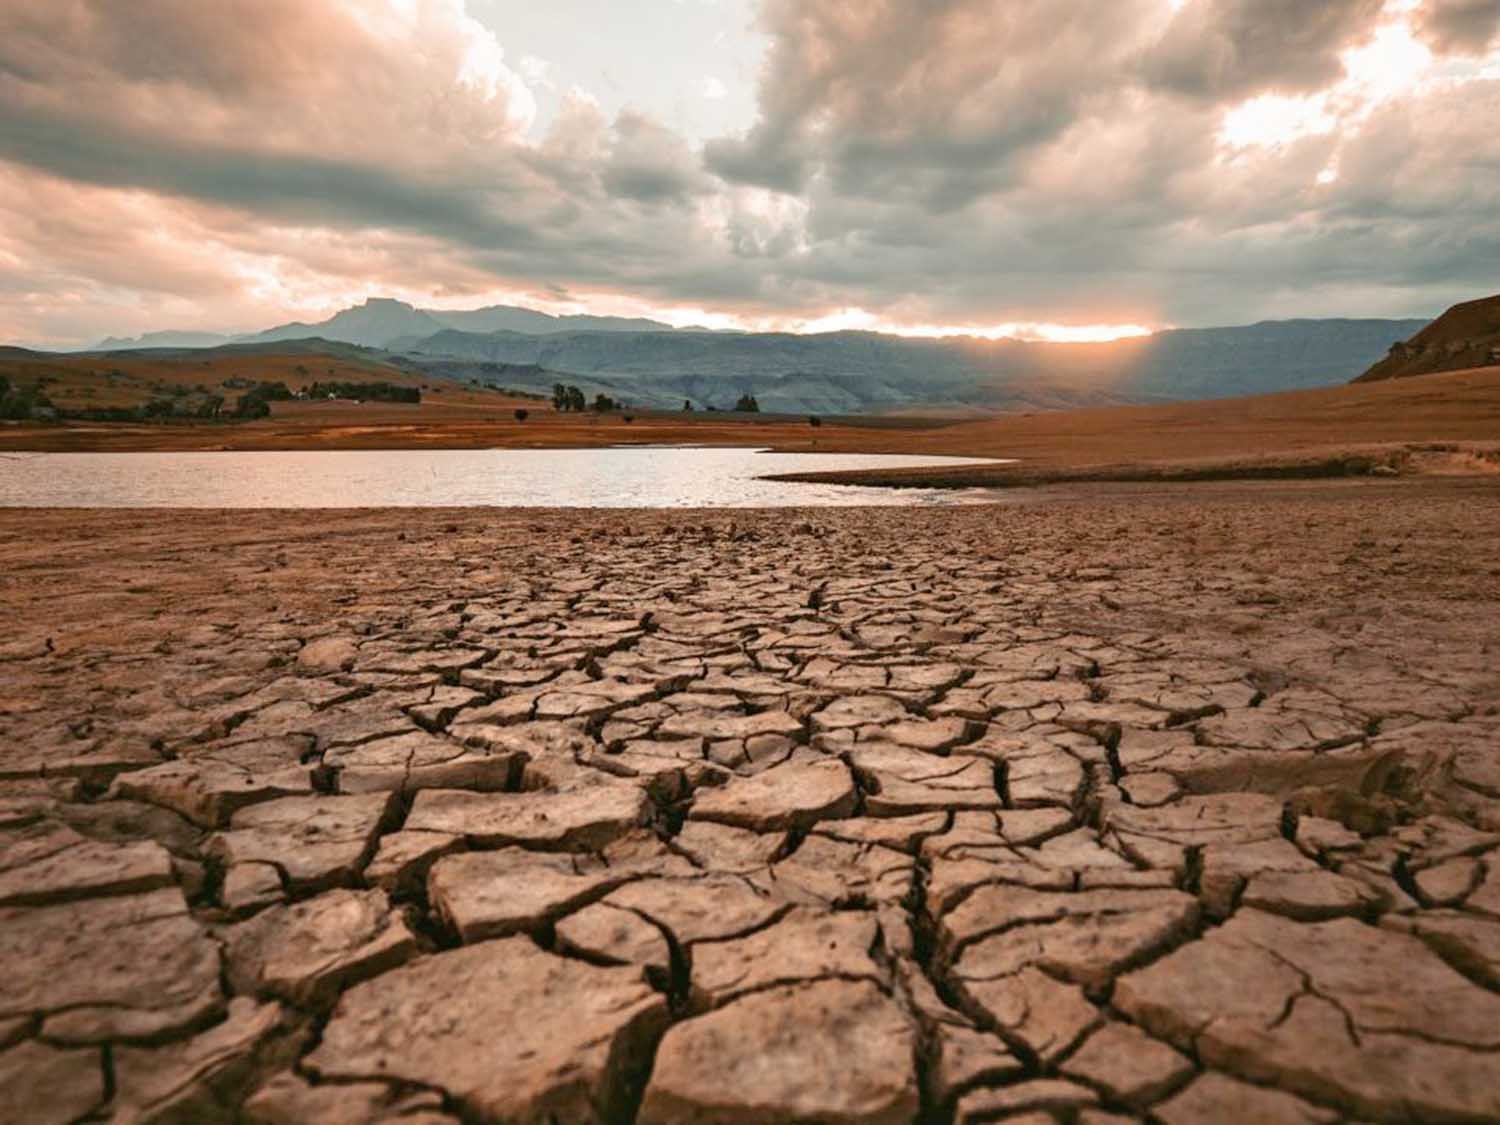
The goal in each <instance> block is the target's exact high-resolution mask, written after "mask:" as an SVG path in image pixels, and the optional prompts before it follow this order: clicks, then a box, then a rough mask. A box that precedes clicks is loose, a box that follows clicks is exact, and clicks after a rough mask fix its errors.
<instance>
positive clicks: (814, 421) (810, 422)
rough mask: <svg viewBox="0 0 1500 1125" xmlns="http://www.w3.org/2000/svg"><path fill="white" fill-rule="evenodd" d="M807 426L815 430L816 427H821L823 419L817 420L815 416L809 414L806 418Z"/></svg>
mask: <svg viewBox="0 0 1500 1125" xmlns="http://www.w3.org/2000/svg"><path fill="white" fill-rule="evenodd" d="M807 424H808V425H809V426H812V427H814V428H817V427H818V426H821V425H822V424H823V419H821V418H819V417H818V416H817V415H816V414H809V415H808V416H807Z"/></svg>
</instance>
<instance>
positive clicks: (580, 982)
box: [0, 479, 1500, 1125]
mask: <svg viewBox="0 0 1500 1125" xmlns="http://www.w3.org/2000/svg"><path fill="white" fill-rule="evenodd" d="M1040 499H1041V500H1043V501H1044V502H1041V503H1036V504H1029V505H1025V504H1023V505H1009V506H1002V507H987V508H965V509H948V510H937V511H933V510H923V511H917V510H860V509H849V510H832V509H823V510H818V511H808V512H798V511H779V512H774V513H744V512H739V513H735V514H733V515H732V516H731V515H729V514H710V513H702V512H697V513H694V512H680V513H642V512H635V513H599V514H581V513H577V512H569V513H546V512H541V513H539V512H505V511H498V512H473V511H465V512H432V511H421V512H411V511H403V512H350V513H322V512H319V513H276V512H257V513H247V512H234V513H212V512H209V513H182V512H177V513H150V512H146V513H141V512H133V513H125V512H110V513H95V512H45V511H42V512H38V511H26V512H6V513H4V515H3V518H0V613H3V617H4V620H5V621H6V623H7V626H8V627H7V630H6V635H5V636H4V638H3V639H0V833H3V838H0V956H3V959H4V963H5V972H4V974H0V1119H3V1120H6V1121H12V1120H15V1121H21V1120H24V1121H27V1122H46V1121H53V1120H56V1121H69V1120H75V1119H78V1118H86V1119H94V1120H105V1119H107V1120H116V1121H121V1122H126V1121H131V1122H139V1121H167V1120H171V1121H195V1122H196V1121H213V1120H221V1119H222V1120H235V1121H241V1122H257V1123H267V1122H302V1121H319V1122H330V1121H331V1122H343V1123H374V1122H385V1123H396V1122H402V1123H406V1125H412V1123H416V1122H421V1123H423V1125H437V1123H440V1122H455V1121H464V1122H502V1121H503V1122H553V1121H556V1122H581V1121H610V1122H614V1121H622V1122H623V1121H632V1120H634V1121H640V1122H653V1123H669V1122H671V1123H675V1122H792V1121H816V1122H822V1123H839V1122H906V1121H924V1122H945V1121H950V1120H952V1121H962V1122H977V1121H992V1120H1002V1119H1004V1120H1024V1121H1032V1122H1035V1121H1048V1120H1064V1121H1080V1122H1086V1123H1088V1125H1103V1123H1105V1122H1116V1121H1126V1120H1142V1119H1145V1118H1146V1117H1148V1116H1149V1118H1150V1119H1151V1120H1153V1121H1158V1122H1165V1123H1167V1125H1176V1123H1186V1122H1226V1121H1237V1122H1252V1121H1253V1122H1273V1121H1274V1122H1285V1121H1290V1122H1334V1121H1411V1120H1427V1121H1476V1122H1477V1121H1493V1120H1495V1119H1496V1118H1497V1117H1500V995H1497V989H1500V659H1497V654H1500V485H1497V484H1496V483H1495V482H1494V481H1493V480H1490V481H1486V480H1484V479H1469V480H1461V481H1438V480H1431V479H1427V480H1411V481H1390V482H1372V481H1360V482H1342V483H1337V484H1320V485H1249V484H1239V485H1214V486H1198V487H1197V488H1194V489H1188V488H1179V489H1177V490H1176V491H1172V490H1168V489H1164V488H1160V487H1158V488H1155V489H1153V490H1150V491H1143V490H1140V489H1133V488H1130V487H1128V486H1116V487H1113V488H1094V489H1092V490H1090V491H1087V492H1073V493H1059V492H1054V493H1043V494H1041V497H1040Z"/></svg>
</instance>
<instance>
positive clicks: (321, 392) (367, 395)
mask: <svg viewBox="0 0 1500 1125" xmlns="http://www.w3.org/2000/svg"><path fill="white" fill-rule="evenodd" d="M306 390H307V397H308V398H355V399H359V400H360V401H361V402H421V401H422V392H421V390H420V389H419V388H417V387H402V386H399V385H397V384H395V383H334V382H329V383H313V384H312V385H311V386H309V387H307V388H306Z"/></svg>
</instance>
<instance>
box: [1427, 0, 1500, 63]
mask: <svg viewBox="0 0 1500 1125" xmlns="http://www.w3.org/2000/svg"><path fill="white" fill-rule="evenodd" d="M1417 29H1418V30H1419V31H1420V32H1421V34H1422V36H1423V38H1425V39H1426V40H1427V41H1428V42H1429V43H1431V44H1432V46H1433V48H1434V49H1435V50H1437V51H1440V52H1443V53H1445V54H1466V55H1479V54H1483V53H1484V52H1485V50H1486V48H1488V47H1489V46H1490V45H1491V44H1492V43H1494V41H1495V39H1496V37H1497V36H1500V0H1427V2H1426V3H1425V4H1424V5H1423V6H1422V8H1421V10H1420V11H1419V13H1418V16H1417Z"/></svg>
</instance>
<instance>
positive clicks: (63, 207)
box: [0, 0, 1500, 342]
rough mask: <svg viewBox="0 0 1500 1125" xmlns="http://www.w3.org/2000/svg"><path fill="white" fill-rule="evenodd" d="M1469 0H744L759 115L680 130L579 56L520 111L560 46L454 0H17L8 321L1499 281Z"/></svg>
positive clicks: (1160, 311) (24, 324)
mask: <svg viewBox="0 0 1500 1125" xmlns="http://www.w3.org/2000/svg"><path fill="white" fill-rule="evenodd" d="M1496 7H1497V5H1496V4H1495V3H1493V2H1488V3H1483V4H1481V3H1477V2H1475V0H1425V2H1419V0H1388V2H1382V0H1328V2H1326V3H1320V4H1316V5H1308V4H1305V3H1301V2H1300V0H1299V2H1297V3H1293V2H1291V0H1254V2H1252V0H1186V2H1184V3H1181V4H1173V3H1170V2H1169V0H1111V2H1110V3H1108V4H1100V3H1097V2H1096V0H1004V2H1002V0H922V2H921V3H905V2H898V0H870V2H869V3H862V4H849V3H847V2H845V0H764V2H763V3H762V6H761V11H760V28H761V31H762V32H763V33H764V34H765V36H766V37H767V40H768V42H769V44H770V46H769V49H768V52H767V54H766V57H765V59H764V62H763V66H762V70H761V73H760V75H759V78H758V87H757V110H756V117H755V120H754V121H753V123H751V124H750V125H749V127H748V128H746V129H744V130H743V131H741V132H738V133H736V134H734V135H730V136H724V137H719V138H716V139H714V140H711V141H709V142H708V143H707V144H704V145H699V144H697V143H695V142H693V141H691V140H689V139H688V138H687V137H685V136H684V135H682V133H681V132H680V131H678V130H677V129H674V128H673V127H671V126H669V125H668V124H667V123H665V122H663V121H661V120H658V119H656V118H653V117H652V116H650V115H649V114H646V113H643V112H641V111H639V110H637V109H626V110H623V111H621V112H619V113H617V114H606V113H605V112H604V111H603V110H602V109H601V108H600V105H599V103H598V101H597V100H596V99H594V98H593V97H592V96H591V95H590V94H589V93H588V92H587V91H586V90H580V89H574V90H571V91H562V90H560V89H559V90H551V88H550V85H549V86H548V88H549V91H550V92H549V95H548V96H549V119H548V120H547V121H546V122H545V124H543V123H541V122H539V120H538V118H537V111H536V99H535V97H534V95H533V91H534V90H536V89H540V88H542V87H543V86H544V85H548V84H550V82H551V79H550V78H549V75H550V74H552V73H565V72H567V69H568V68H567V61H566V60H565V59H556V60H553V61H554V63H555V65H554V66H549V65H547V64H544V63H541V62H540V61H539V60H536V59H530V58H524V57H523V58H518V59H516V60H515V61H512V56H511V54H510V53H508V47H507V43H506V28H504V27H503V26H502V27H490V26H487V25H485V24H483V23H481V22H480V21H479V20H477V19H476V18H475V17H474V14H473V12H472V11H471V9H470V8H468V7H466V6H465V4H464V3H463V2H461V0H221V2H219V3H216V4H213V5H205V4H202V3H201V2H198V0H136V2H134V3H131V4H120V3H116V2H114V0H9V2H8V3H6V4H4V5H0V338H9V339H26V340H37V341H58V342H63V341H86V340H89V339H93V338H97V337H98V336H100V335H103V334H104V333H106V332H109V333H115V334H123V333H134V332H139V331H142V330H148V329H153V328H162V327H188V328H211V327H229V328H249V327H256V326H259V325H262V324H265V323H269V322H272V321H275V320H278V319H285V318H287V317H289V316H299V317H307V316H314V315H321V314H325V313H326V312H328V311H331V309H332V308H334V307H336V306H338V305H339V304H342V303H343V302H345V301H347V300H351V299H360V298H362V297H364V296H367V295H371V294H376V293H389V294H391V295H395V296H401V297H404V298H406V299H410V300H414V301H418V302H421V301H425V300H440V301H442V302H443V303H445V304H449V305H452V304H454V303H462V302H464V301H465V300H468V299H470V298H472V299H473V300H475V301H479V300H499V299H523V298H524V299H532V298H537V299H540V300H542V301H544V302H550V303H552V304H553V305H570V306H572V307H576V306H577V304H579V303H580V302H585V303H586V302H589V301H592V302H594V303H596V304H597V305H598V306H599V307H606V306H607V307H609V308H611V309H612V310H623V309H626V308H628V309H629V310H630V311H634V312H649V311H651V310H652V309H695V310H702V315H703V316H704V317H705V318H707V319H710V320H712V321H713V322H714V323H727V322H732V321H733V320H734V318H739V321H740V322H753V323H761V322H766V323H773V322H774V323H785V322H790V323H796V322H799V321H807V322H814V323H817V322H822V323H834V322H836V321H829V320H827V318H828V317H830V316H833V317H843V318H846V319H847V318H849V317H853V318H855V319H854V320H853V321H850V322H851V323H854V322H857V323H874V324H890V323H904V324H910V325H920V326H926V327H933V328H940V327H941V326H943V325H953V324H961V325H974V326H978V327H983V326H985V325H995V324H1005V323H1011V322H1017V323H1020V322H1037V323H1060V324H1089V323H1108V324H1131V323H1164V322H1170V323H1179V324H1195V323H1196V324H1203V323H1233V322H1243V321H1247V320H1253V319H1256V318H1258V317H1260V316H1267V315H1286V314H1298V315H1301V314H1307V313H1316V312H1323V313H1328V314H1366V315H1381V314H1410V313H1419V312H1424V311H1436V310H1437V309H1438V308H1440V307H1442V306H1443V305H1444V304H1446V303H1449V302H1450V301H1452V300H1454V299H1457V298H1459V297H1462V296H1465V295H1470V294H1471V293H1472V292H1473V291H1474V290H1476V289H1492V288H1494V286H1495V282H1496V278H1495V275H1494V267H1493V263H1494V262H1495V261H1500V197H1497V188H1496V187H1495V185H1496V184H1500V175H1497V171H1500V137H1497V135H1496V134H1495V131H1494V130H1493V128H1492V127H1490V125H1489V122H1492V121H1494V120H1496V119H1500V97H1497V94H1496V89H1497V80H1496V79H1495V78H1494V77H1493V76H1494V74H1495V73H1496V71H1495V66H1496V63H1497V61H1500V60H1497V58H1496V57H1495V55H1493V54H1490V55H1488V56H1487V55H1485V54H1484V53H1483V52H1484V51H1485V50H1493V48H1486V47H1485V46H1484V44H1486V43H1489V42H1490V41H1491V36H1492V33H1493V31H1494V29H1495V22H1496V19H1495V17H1496V13H1495V8H1496ZM1424 44H1425V45H1424ZM1433 52H1436V54H1434V53H1433ZM704 93H705V89H704V88H701V87H698V86H692V87H691V88H689V89H685V90H684V94H685V95H686V96H687V98H689V99H695V98H701V97H702V96H703V94H704ZM553 99H555V101H556V108H555V112H553V111H552V109H551V108H550V107H551V105H552V100H553ZM528 295H530V296H528ZM837 322H842V321H837Z"/></svg>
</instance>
